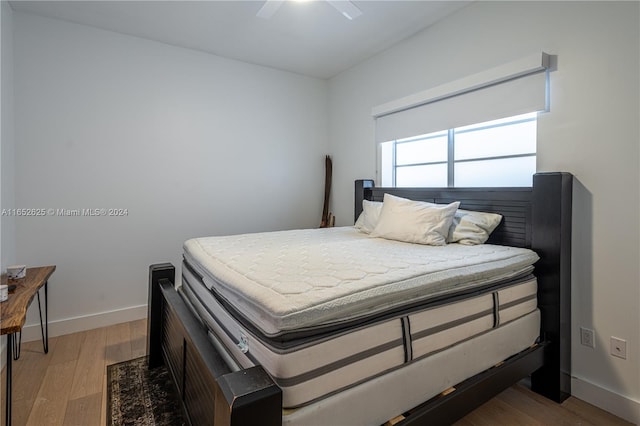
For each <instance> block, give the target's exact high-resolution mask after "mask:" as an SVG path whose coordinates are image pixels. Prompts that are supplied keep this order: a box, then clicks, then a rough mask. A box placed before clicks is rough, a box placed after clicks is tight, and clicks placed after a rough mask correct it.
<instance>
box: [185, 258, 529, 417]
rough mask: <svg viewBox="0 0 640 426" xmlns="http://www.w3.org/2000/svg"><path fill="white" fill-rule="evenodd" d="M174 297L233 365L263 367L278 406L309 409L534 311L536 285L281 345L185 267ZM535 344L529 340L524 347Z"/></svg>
mask: <svg viewBox="0 0 640 426" xmlns="http://www.w3.org/2000/svg"><path fill="white" fill-rule="evenodd" d="M181 293H182V294H183V295H184V296H185V297H186V299H187V301H188V302H189V304H190V306H191V307H192V308H193V309H194V310H195V311H196V313H197V314H198V316H199V317H200V318H201V319H202V320H203V322H204V323H205V324H206V325H207V327H208V328H209V330H210V331H211V336H212V339H214V340H220V341H221V342H222V343H223V345H224V346H225V347H226V348H228V350H229V352H230V353H231V355H232V356H233V358H234V359H235V360H236V361H237V363H238V364H240V365H241V366H242V367H244V368H247V367H250V366H252V365H256V364H259V365H262V367H263V368H264V369H265V370H266V371H267V372H268V373H269V374H270V375H271V376H272V377H273V379H274V381H275V382H276V383H277V384H278V386H279V387H280V388H281V389H282V392H283V407H299V406H304V405H308V404H313V403H314V402H316V401H320V400H321V399H323V398H327V397H330V396H331V395H333V394H336V393H342V392H344V391H345V390H347V389H350V388H352V387H356V386H359V385H361V384H363V383H365V382H367V381H370V380H372V379H375V378H377V377H380V376H382V375H385V374H388V373H392V372H394V371H397V370H400V369H402V368H405V367H407V366H409V365H413V364H415V363H416V362H420V360H422V359H424V358H428V357H430V356H433V355H435V354H438V353H440V352H442V351H445V350H447V349H449V348H451V347H453V346H455V345H457V344H460V343H461V342H465V341H467V340H469V339H472V338H474V337H476V336H480V335H482V334H485V333H488V332H490V331H491V330H494V329H497V328H501V327H503V326H504V325H505V324H509V323H511V322H513V321H514V320H517V319H518V318H521V317H523V316H526V315H528V314H530V313H532V312H535V311H536V306H537V300H536V293H537V285H536V280H535V278H533V277H532V276H528V277H527V278H524V279H520V280H519V281H517V282H515V283H507V284H502V285H499V286H495V287H492V288H491V289H488V290H486V291H483V292H480V293H479V294H471V295H466V296H465V297H457V298H456V299H454V300H451V301H441V302H438V303H430V304H426V305H423V306H411V307H410V308H408V309H407V310H403V311H397V312H393V313H392V314H389V315H383V316H382V317H380V318H378V319H374V320H371V321H368V322H366V323H364V324H359V325H357V326H355V327H349V328H346V329H342V330H338V331H336V332H332V333H324V334H321V335H319V336H315V337H313V338H308V337H305V338H302V339H298V340H297V341H291V342H286V343H282V342H279V341H276V340H272V339H270V338H268V337H266V336H263V335H260V334H259V333H256V331H257V330H256V329H253V328H252V327H250V326H248V324H246V323H245V324H243V323H242V322H241V321H238V319H237V318H235V317H234V316H233V315H232V314H231V313H230V312H229V311H227V309H225V307H224V306H223V305H222V304H221V303H220V302H219V301H218V300H217V299H216V297H214V293H213V292H211V291H210V290H209V289H208V288H207V286H206V284H205V283H203V281H202V280H201V279H200V277H198V276H197V275H195V274H193V273H192V272H191V269H190V267H189V266H187V265H183V285H182V289H181ZM535 337H536V336H534V337H533V338H531V336H528V337H527V342H528V343H527V345H528V344H531V343H532V342H533V340H535ZM505 345H506V347H509V344H507V342H505ZM525 347H526V346H525ZM521 349H524V347H523V348H520V349H519V350H521ZM516 352H517V351H516ZM513 353H515V352H511V353H508V354H507V355H511V354H513ZM505 356H506V355H505ZM500 360H502V358H499V359H496V362H497V361H500ZM440 390H442V389H440Z"/></svg>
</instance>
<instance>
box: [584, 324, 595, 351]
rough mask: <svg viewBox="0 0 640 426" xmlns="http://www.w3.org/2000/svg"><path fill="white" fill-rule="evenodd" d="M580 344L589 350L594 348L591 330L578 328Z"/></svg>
mask: <svg viewBox="0 0 640 426" xmlns="http://www.w3.org/2000/svg"><path fill="white" fill-rule="evenodd" d="M580 343H581V344H583V345H584V346H588V347H590V348H595V347H596V340H595V339H594V337H593V330H591V329H590V328H584V327H580Z"/></svg>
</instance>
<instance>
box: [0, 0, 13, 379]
mask: <svg viewBox="0 0 640 426" xmlns="http://www.w3.org/2000/svg"><path fill="white" fill-rule="evenodd" d="M0 18H1V19H0V21H1V25H0V30H1V31H0V46H1V47H0V51H1V53H2V54H1V55H0V56H1V58H0V98H1V99H2V103H1V104H0V138H1V144H0V147H1V149H0V209H4V208H7V207H10V206H12V203H13V196H14V186H13V170H14V169H13V152H14V148H13V147H14V142H13V11H12V10H11V7H10V6H9V3H8V2H6V1H3V2H1V3H0ZM0 241H1V242H2V243H1V244H0V259H1V261H0V269H2V270H4V268H5V267H6V266H7V265H10V264H12V263H13V262H14V259H15V221H14V220H13V218H12V217H5V216H2V215H0ZM5 347H6V338H5V336H2V340H0V353H2V354H4V350H5ZM5 362H6V357H5V356H4V355H2V356H0V365H2V366H3V367H4V364H5Z"/></svg>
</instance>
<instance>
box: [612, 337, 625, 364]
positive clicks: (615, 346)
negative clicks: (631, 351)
mask: <svg viewBox="0 0 640 426" xmlns="http://www.w3.org/2000/svg"><path fill="white" fill-rule="evenodd" d="M611 355H613V356H617V357H618V358H622V359H627V341H626V340H624V339H620V338H619V337H613V336H611Z"/></svg>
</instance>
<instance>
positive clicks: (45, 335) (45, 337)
mask: <svg viewBox="0 0 640 426" xmlns="http://www.w3.org/2000/svg"><path fill="white" fill-rule="evenodd" d="M47 284H48V281H45V283H44V325H43V323H42V308H41V307H40V292H38V312H39V313H40V331H41V332H42V347H43V349H44V353H45V354H46V353H49V316H48V301H47V287H48V285H47Z"/></svg>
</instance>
